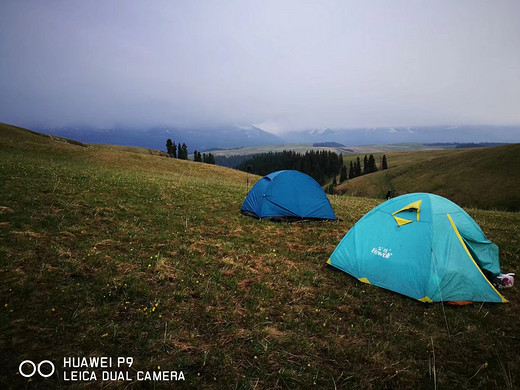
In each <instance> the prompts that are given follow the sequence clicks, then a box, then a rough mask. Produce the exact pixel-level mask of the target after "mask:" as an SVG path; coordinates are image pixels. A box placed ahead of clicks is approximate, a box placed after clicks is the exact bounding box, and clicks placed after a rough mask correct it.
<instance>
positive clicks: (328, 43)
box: [0, 0, 520, 131]
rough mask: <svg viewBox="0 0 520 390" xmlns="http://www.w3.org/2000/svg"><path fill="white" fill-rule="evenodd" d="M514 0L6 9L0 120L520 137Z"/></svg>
mask: <svg viewBox="0 0 520 390" xmlns="http://www.w3.org/2000/svg"><path fill="white" fill-rule="evenodd" d="M518 15H520V3H518V2H516V1H501V0H498V1H478V0H477V1H473V0H471V1H469V0H462V1H457V2H453V1H448V0H446V1H436V2H416V1H392V2H388V1H323V0H319V1H318V0H316V1H264V0H262V1H219V2H215V1H196V2H192V1H175V2H172V1H155V2H148V1H146V2H145V1H139V2H137V1H136V2H129V1H110V2H102V1H94V2H90V1H89V2H84V1H45V2H32V1H20V2H18V1H4V2H2V3H1V4H0V28H1V31H2V34H1V35H0V54H1V59H0V87H1V90H2V91H3V93H2V96H1V97H0V121H4V122H9V123H14V124H20V125H32V124H39V125H45V126H62V125H71V124H90V125H93V126H112V125H114V124H116V123H118V124H125V125H135V126H145V125H157V124H167V125H173V126H186V127H197V126H212V125H222V124H236V125H250V124H260V125H261V126H262V125H263V126H264V128H266V129H271V130H275V131H284V130H294V129H301V128H314V127H318V128H324V127H343V128H345V127H357V126H393V125H395V126H403V125H435V124H447V123H453V124H520V111H519V110H518V102H519V101H520V77H519V76H518V75H519V74H520V51H519V50H518V45H519V41H520V23H518Z"/></svg>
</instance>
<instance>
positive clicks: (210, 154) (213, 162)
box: [208, 153, 215, 164]
mask: <svg viewBox="0 0 520 390" xmlns="http://www.w3.org/2000/svg"><path fill="white" fill-rule="evenodd" d="M208 164H215V156H214V155H213V154H212V153H209V154H208Z"/></svg>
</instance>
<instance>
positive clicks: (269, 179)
mask: <svg viewBox="0 0 520 390" xmlns="http://www.w3.org/2000/svg"><path fill="white" fill-rule="evenodd" d="M240 211H241V212H242V214H245V215H249V216H251V217H255V218H260V219H263V218H268V219H274V220H299V219H328V220H336V215H335V214H334V211H333V210H332V207H331V205H330V202H329V199H328V198H327V195H326V194H325V192H324V191H323V189H322V188H321V187H320V185H319V184H318V183H317V182H316V181H315V180H314V179H313V178H312V177H310V176H308V175H306V174H304V173H301V172H298V171H292V170H286V171H277V172H273V173H271V174H269V175H267V176H264V177H263V178H261V179H260V180H258V181H257V182H256V184H255V185H254V186H253V188H251V190H250V191H249V193H248V194H247V197H246V199H245V200H244V203H243V204H242V207H241V208H240Z"/></svg>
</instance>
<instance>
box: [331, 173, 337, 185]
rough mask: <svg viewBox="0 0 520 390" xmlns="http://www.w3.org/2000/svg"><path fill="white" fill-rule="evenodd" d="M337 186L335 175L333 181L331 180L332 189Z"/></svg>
mask: <svg viewBox="0 0 520 390" xmlns="http://www.w3.org/2000/svg"><path fill="white" fill-rule="evenodd" d="M337 186H338V182H337V180H336V175H334V180H332V187H337Z"/></svg>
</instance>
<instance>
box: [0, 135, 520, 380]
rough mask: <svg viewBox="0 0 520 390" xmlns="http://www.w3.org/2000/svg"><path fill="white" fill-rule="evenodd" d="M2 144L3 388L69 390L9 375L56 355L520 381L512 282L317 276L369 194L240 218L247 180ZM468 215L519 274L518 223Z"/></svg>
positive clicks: (370, 376) (498, 215)
mask: <svg viewBox="0 0 520 390" xmlns="http://www.w3.org/2000/svg"><path fill="white" fill-rule="evenodd" d="M0 135H1V137H0V297H1V300H2V301H1V302H0V303H1V306H0V335H1V337H0V351H1V353H0V384H1V385H2V387H4V388H20V387H26V386H28V387H39V386H40V387H42V388H46V387H58V388H60V387H68V386H67V385H66V384H65V383H63V382H61V381H58V380H57V378H56V376H54V377H53V378H49V379H47V380H43V379H36V378H35V379H34V380H33V381H32V382H28V379H25V378H23V377H21V376H20V375H19V374H17V371H18V364H19V363H20V362H21V361H23V360H25V359H31V360H35V361H39V360H42V359H49V360H52V361H55V362H59V361H61V359H62V358H63V357H65V356H132V357H134V358H135V360H136V361H135V363H134V366H135V367H136V368H137V369H140V370H146V369H153V368H156V367H157V366H160V367H161V369H162V370H183V371H184V373H185V375H186V381H185V382H183V383H179V384H175V385H176V386H177V387H179V388H223V389H228V388H238V389H252V388H270V389H271V388H272V389H277V388H280V389H285V388H294V389H299V388H331V389H333V388H349V389H350V388H353V389H356V388H359V389H370V388H434V385H435V384H436V385H437V387H438V388H471V389H473V388H514V387H515V386H518V384H519V383H520V378H519V374H518V372H520V358H519V356H520V355H519V353H518V351H519V347H520V345H519V340H518V335H519V334H520V333H519V332H520V311H519V310H518V300H519V293H518V288H517V287H513V288H512V289H509V290H507V291H505V292H504V294H505V296H506V298H507V299H508V300H509V301H510V303H509V304H504V305H498V304H487V303H486V304H483V305H481V304H475V305H471V306H466V307H451V306H444V305H442V304H431V305H428V304H422V303H419V302H417V301H414V300H412V299H410V298H406V297H404V296H401V295H398V294H395V293H392V292H389V291H386V290H383V289H380V288H377V287H374V286H368V285H365V284H362V283H360V282H358V281H357V280H355V279H354V278H352V277H350V276H348V275H347V274H345V273H342V272H339V271H336V270H334V269H332V268H328V267H325V266H324V264H325V262H326V260H327V259H328V257H329V255H330V254H331V252H332V251H333V250H334V248H335V247H336V245H337V244H338V243H339V241H340V240H341V238H342V237H343V236H344V234H345V233H346V232H347V231H348V229H350V228H351V227H352V226H353V224H354V223H355V222H356V221H357V220H358V219H359V218H360V217H361V216H363V215H364V214H365V213H366V212H367V211H369V210H370V209H371V208H373V207H374V206H376V205H377V204H379V202H380V201H379V200H375V199H368V198H351V197H338V196H336V197H332V198H331V202H332V205H333V207H334V210H335V212H336V214H337V215H338V217H339V218H341V221H340V222H337V223H304V224H276V223H270V222H263V221H257V220H254V219H251V218H247V217H244V216H242V215H240V213H239V208H240V205H241V203H242V201H243V199H244V197H245V195H246V192H247V189H246V175H245V174H244V173H243V172H238V171H234V170H229V169H225V168H221V167H215V166H209V165H205V164H200V163H193V162H188V161H179V160H174V159H168V158H164V157H160V156H154V155H150V154H149V153H146V152H143V153H136V152H135V150H132V151H128V150H124V149H123V148H115V149H113V148H111V147H106V146H99V145H90V146H88V147H83V146H79V145H74V144H71V143H67V142H63V141H56V140H52V139H49V138H44V137H39V136H38V135H35V134H30V133H27V132H24V131H23V130H20V129H15V128H12V127H10V126H6V125H2V126H1V127H0ZM250 179H251V177H250ZM468 211H469V212H470V214H471V215H472V216H473V217H474V218H475V219H476V221H477V222H478V223H479V224H480V225H481V227H482V228H483V230H484V232H485V233H486V234H487V235H488V237H489V238H490V239H491V240H493V241H494V242H495V243H496V244H497V245H498V246H499V247H500V250H501V264H502V268H503V270H504V271H507V272H517V273H518V271H519V270H518V257H519V251H518V247H519V244H520V242H519V241H520V240H519V237H520V215H519V214H517V213H506V212H497V211H485V210H476V209H470V210H468ZM433 361H435V365H434V367H435V372H436V382H435V383H434V379H433V376H432V375H430V371H431V369H432V368H433ZM100 385H101V383H98V386H94V387H99V386H100ZM119 385H120V386H121V387H123V386H126V385H128V384H126V383H119ZM89 386H90V387H91V385H89V384H88V383H84V384H76V385H75V387H79V388H83V387H89ZM158 386H159V387H161V384H158Z"/></svg>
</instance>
